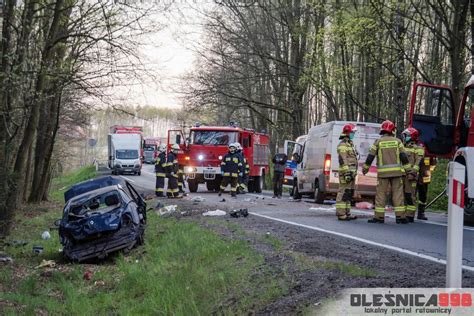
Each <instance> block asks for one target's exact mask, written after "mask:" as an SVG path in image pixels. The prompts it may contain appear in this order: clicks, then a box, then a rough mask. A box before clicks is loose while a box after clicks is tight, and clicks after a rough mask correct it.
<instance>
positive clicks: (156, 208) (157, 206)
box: [155, 201, 165, 210]
mask: <svg viewBox="0 0 474 316" xmlns="http://www.w3.org/2000/svg"><path fill="white" fill-rule="evenodd" d="M162 207H165V205H164V204H163V202H161V201H158V202H157V203H156V205H155V210H158V209H160V208H162Z"/></svg>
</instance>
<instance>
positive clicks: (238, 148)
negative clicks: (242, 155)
mask: <svg viewBox="0 0 474 316" xmlns="http://www.w3.org/2000/svg"><path fill="white" fill-rule="evenodd" d="M234 145H235V147H236V148H237V150H242V145H240V143H239V142H237V143H234Z"/></svg>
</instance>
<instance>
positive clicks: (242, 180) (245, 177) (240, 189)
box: [235, 143, 250, 194]
mask: <svg viewBox="0 0 474 316" xmlns="http://www.w3.org/2000/svg"><path fill="white" fill-rule="evenodd" d="M235 145H236V146H237V153H238V154H239V155H240V159H241V162H242V171H243V174H242V177H241V176H239V179H238V185H237V193H239V194H240V193H241V194H245V193H246V191H247V190H248V183H249V174H250V165H249V162H248V160H247V158H246V157H245V155H244V153H243V151H242V145H240V143H235Z"/></svg>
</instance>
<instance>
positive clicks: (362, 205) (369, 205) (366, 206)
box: [355, 202, 374, 210]
mask: <svg viewBox="0 0 474 316" xmlns="http://www.w3.org/2000/svg"><path fill="white" fill-rule="evenodd" d="M355 207H356V208H358V209H361V210H372V209H373V208H374V205H373V204H372V203H369V202H359V203H356V205H355Z"/></svg>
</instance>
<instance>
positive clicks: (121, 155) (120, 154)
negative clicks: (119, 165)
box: [115, 149, 138, 159]
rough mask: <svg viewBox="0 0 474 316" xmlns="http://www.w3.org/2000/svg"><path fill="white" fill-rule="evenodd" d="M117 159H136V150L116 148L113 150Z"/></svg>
mask: <svg viewBox="0 0 474 316" xmlns="http://www.w3.org/2000/svg"><path fill="white" fill-rule="evenodd" d="M115 153H116V157H117V159H138V150H135V149H117V150H116V151H115Z"/></svg>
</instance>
